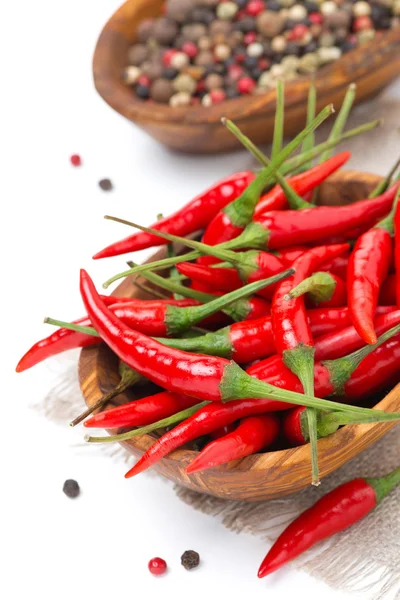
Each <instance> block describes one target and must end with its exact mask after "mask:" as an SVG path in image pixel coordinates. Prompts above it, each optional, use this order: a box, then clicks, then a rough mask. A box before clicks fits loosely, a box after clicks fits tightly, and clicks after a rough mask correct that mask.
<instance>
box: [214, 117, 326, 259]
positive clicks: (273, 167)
mask: <svg viewBox="0 0 400 600" xmlns="http://www.w3.org/2000/svg"><path fill="white" fill-rule="evenodd" d="M331 110H332V108H331V107H328V106H327V107H326V108H325V109H324V110H323V111H322V112H321V113H320V114H319V115H318V116H317V117H316V118H315V119H314V120H313V121H312V122H311V123H310V124H308V125H307V127H306V128H305V129H304V130H303V131H302V132H301V133H300V134H299V135H297V136H296V138H295V139H294V140H292V141H291V142H290V143H289V144H288V145H287V146H286V147H285V148H284V149H283V150H281V152H279V154H278V155H277V156H276V157H275V158H274V159H273V160H272V161H271V162H270V164H269V165H268V166H267V167H265V168H264V169H263V170H262V171H260V173H259V175H258V176H257V178H256V179H255V180H254V181H253V182H252V183H251V184H250V185H249V187H248V188H247V189H246V190H245V191H244V192H243V194H242V195H241V196H239V198H237V199H236V200H234V201H233V202H231V203H230V204H228V205H227V206H226V207H225V208H224V209H223V210H221V212H219V213H218V214H217V215H216V216H215V217H214V219H213V220H212V221H211V222H210V223H209V224H208V226H207V229H206V231H205V233H204V236H203V242H204V243H205V244H208V245H210V246H215V245H217V244H221V243H223V242H226V241H229V240H232V239H233V238H235V237H236V236H238V235H239V234H240V233H241V232H242V231H243V230H244V228H245V227H246V226H247V225H248V223H250V221H251V219H252V217H253V214H254V210H255V208H256V205H257V203H258V202H259V200H260V195H261V193H262V191H263V189H264V188H265V186H266V185H267V184H268V183H269V182H270V181H271V179H272V177H273V175H274V174H275V173H276V171H277V169H279V167H280V166H281V165H282V163H283V162H284V161H285V160H286V159H287V158H288V157H289V156H290V154H291V153H292V152H293V151H294V150H295V149H296V148H297V147H298V146H299V145H300V144H301V143H302V142H303V141H304V139H305V138H306V137H307V136H308V134H309V133H310V132H311V131H314V129H315V128H316V127H318V125H319V124H321V123H322V122H323V121H324V120H325V119H326V118H327V117H328V116H329V114H330V113H331ZM237 137H238V139H239V140H241V141H243V139H244V138H243V135H242V134H241V133H240V132H238V136H237ZM272 204H273V202H272ZM281 204H282V197H280V198H278V201H277V206H278V207H279V208H280V206H281ZM249 247H250V246H249ZM202 262H204V263H210V262H213V261H212V260H211V261H208V260H207V259H204V260H203V261H202Z"/></svg>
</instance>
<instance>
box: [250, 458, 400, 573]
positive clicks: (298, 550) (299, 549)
mask: <svg viewBox="0 0 400 600" xmlns="http://www.w3.org/2000/svg"><path fill="white" fill-rule="evenodd" d="M399 481H400V469H396V471H393V472H392V473H391V474H389V475H387V476H385V477H381V478H379V479H364V478H361V477H360V478H358V479H353V480H352V481H348V482H347V483H344V484H342V485H340V486H339V487H337V488H335V489H334V490H332V491H331V492H329V493H328V494H326V495H325V496H323V497H322V498H320V499H319V500H318V501H317V502H316V503H315V504H314V505H313V506H311V507H310V508H309V509H308V510H306V511H304V512H303V513H302V514H301V515H300V516H299V517H297V519H295V520H294V521H293V522H292V523H291V524H290V525H289V526H288V527H287V528H286V529H285V530H284V531H283V533H281V535H280V536H279V537H278V539H277V540H276V542H275V544H274V545H273V546H272V548H271V549H270V550H269V552H268V554H267V556H266V557H265V558H264V560H263V562H262V563H261V566H260V568H259V570H258V577H260V578H261V577H265V576H266V575H269V574H270V573H273V572H274V571H276V570H277V569H279V568H280V567H282V566H283V565H285V564H286V563H288V562H289V561H291V560H293V559H294V558H296V557H297V556H299V555H300V554H302V553H303V552H305V551H306V550H308V549H309V548H312V546H314V545H315V544H317V543H318V542H321V541H322V540H325V539H327V538H329V537H331V536H332V535H334V534H335V533H339V532H340V531H343V530H344V529H347V527H350V525H353V523H356V522H357V521H359V520H360V519H362V518H363V517H365V516H366V515H367V514H368V513H369V512H371V510H373V509H374V508H375V507H376V505H377V504H378V503H379V502H380V501H381V500H382V499H383V498H384V497H385V496H386V495H387V494H388V493H389V492H390V491H391V490H392V489H394V487H396V485H398V483H399Z"/></svg>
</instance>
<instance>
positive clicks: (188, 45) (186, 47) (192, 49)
mask: <svg viewBox="0 0 400 600" xmlns="http://www.w3.org/2000/svg"><path fill="white" fill-rule="evenodd" d="M181 50H182V52H184V53H185V54H187V56H188V57H189V58H194V57H195V56H197V54H198V51H199V50H198V48H197V46H196V44H195V43H194V42H189V41H188V42H185V43H184V44H182V48H181Z"/></svg>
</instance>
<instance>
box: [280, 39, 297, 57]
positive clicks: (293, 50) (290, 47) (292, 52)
mask: <svg viewBox="0 0 400 600" xmlns="http://www.w3.org/2000/svg"><path fill="white" fill-rule="evenodd" d="M283 54H284V55H285V56H299V55H300V46H299V45H298V44H296V42H288V43H287V44H286V48H285V50H284V52H283Z"/></svg>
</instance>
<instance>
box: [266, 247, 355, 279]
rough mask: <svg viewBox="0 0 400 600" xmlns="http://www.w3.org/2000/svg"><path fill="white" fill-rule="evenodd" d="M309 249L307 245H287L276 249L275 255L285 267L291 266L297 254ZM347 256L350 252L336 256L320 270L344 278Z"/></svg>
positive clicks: (345, 277) (299, 254)
mask: <svg viewBox="0 0 400 600" xmlns="http://www.w3.org/2000/svg"><path fill="white" fill-rule="evenodd" d="M346 242H347V240H341V241H339V242H336V241H334V242H332V243H333V244H336V243H340V244H342V243H346ZM324 243H325V242H324ZM329 244H331V242H329ZM325 245H328V243H325ZM309 249H310V248H309V247H307V246H289V247H288V248H280V249H279V250H278V251H277V256H278V257H279V258H280V259H281V260H282V262H283V264H284V265H285V267H287V266H290V267H291V266H292V264H293V263H294V261H295V260H297V259H298V258H299V256H301V255H302V254H304V252H308V250H309ZM349 256H350V254H345V255H343V256H338V257H337V258H335V259H334V260H332V261H329V262H328V263H326V264H324V265H322V266H321V271H328V272H329V273H332V274H333V275H337V276H338V277H340V278H341V279H343V280H346V279H347V266H348V263H349Z"/></svg>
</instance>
